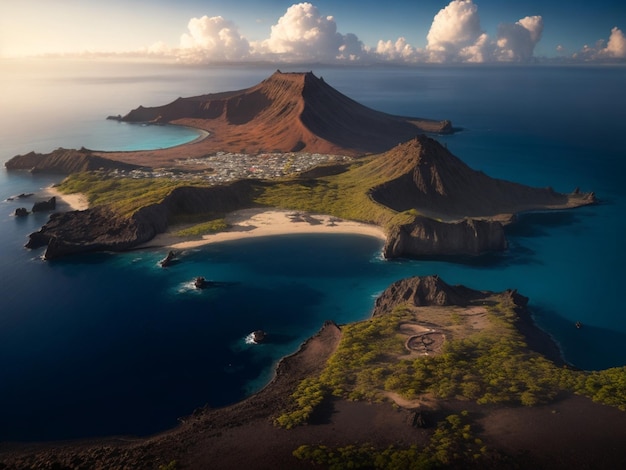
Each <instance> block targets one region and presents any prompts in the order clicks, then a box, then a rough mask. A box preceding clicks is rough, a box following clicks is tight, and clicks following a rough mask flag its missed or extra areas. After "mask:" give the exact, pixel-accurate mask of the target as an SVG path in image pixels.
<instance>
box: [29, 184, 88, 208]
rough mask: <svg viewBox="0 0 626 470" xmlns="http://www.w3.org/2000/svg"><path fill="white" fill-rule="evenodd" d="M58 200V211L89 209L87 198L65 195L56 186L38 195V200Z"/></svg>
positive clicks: (79, 194)
mask: <svg viewBox="0 0 626 470" xmlns="http://www.w3.org/2000/svg"><path fill="white" fill-rule="evenodd" d="M53 196H54V197H56V198H57V211H58V212H64V211H84V210H85V209H87V208H88V207H89V202H88V201H87V196H85V195H84V194H82V193H74V194H63V193H62V192H60V191H59V190H58V189H57V188H55V187H54V186H50V187H48V188H45V189H43V190H42V191H40V192H38V193H37V194H36V197H37V199H50V198H51V197H53Z"/></svg>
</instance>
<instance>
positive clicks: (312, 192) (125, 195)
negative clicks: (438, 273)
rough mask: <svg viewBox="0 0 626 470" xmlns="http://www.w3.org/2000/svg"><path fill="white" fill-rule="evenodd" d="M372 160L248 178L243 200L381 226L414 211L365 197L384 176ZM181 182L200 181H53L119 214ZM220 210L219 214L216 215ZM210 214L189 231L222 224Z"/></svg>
mask: <svg viewBox="0 0 626 470" xmlns="http://www.w3.org/2000/svg"><path fill="white" fill-rule="evenodd" d="M376 163H377V161H376V160H375V158H373V157H370V158H369V159H364V160H361V161H359V162H357V163H354V164H353V165H352V166H351V168H350V170H349V171H346V172H344V173H340V174H336V175H330V176H325V177H320V178H315V179H313V178H310V179H304V178H297V177H296V178H288V179H283V180H280V181H273V182H262V183H258V184H255V183H252V184H253V185H255V191H254V192H255V196H254V197H252V198H251V199H250V201H249V204H248V206H253V205H260V206H268V207H277V208H282V209H293V210H301V211H306V212H315V213H321V214H329V215H333V216H336V217H340V218H344V219H351V220H358V221H362V222H369V223H376V224H379V225H382V226H385V225H389V224H399V223H406V222H409V221H410V220H412V219H413V218H414V217H415V216H416V215H417V211H415V210H411V211H406V212H404V213H401V214H396V213H395V212H394V211H392V210H391V209H389V208H387V207H385V206H382V205H380V204H378V203H376V202H374V201H373V200H372V199H371V198H370V196H369V190H370V189H371V188H372V187H374V186H376V185H378V184H381V183H383V182H384V181H386V178H388V177H389V175H386V174H385V173H381V172H380V171H379V169H378V167H377V166H373V164H374V165H375V164H376ZM182 186H205V185H204V184H203V183H201V182H198V181H184V180H172V179H169V178H130V177H119V176H111V175H110V174H109V173H106V172H102V171H95V172H85V173H76V174H73V175H71V176H69V177H68V178H66V179H65V180H64V181H63V182H62V183H61V184H60V185H59V190H60V191H61V192H63V193H66V194H71V193H84V194H85V195H86V196H87V199H88V201H89V204H90V206H92V207H94V206H108V207H110V208H111V209H113V210H114V211H116V212H118V213H119V214H121V215H124V216H130V215H132V214H134V213H135V212H136V211H137V210H138V209H140V208H142V207H145V206H148V205H151V204H157V203H159V202H161V201H163V199H164V198H165V197H166V196H167V195H168V194H170V193H171V191H173V190H174V189H176V188H178V187H182ZM242 208H243V207H242ZM222 216H223V214H222V215H220V217H222ZM215 217H216V215H215V214H206V217H205V218H204V219H203V220H195V222H206V221H207V220H209V221H210V223H209V225H207V226H198V227H196V228H193V229H191V230H190V232H189V235H191V236H195V235H199V234H201V233H206V232H207V231H209V232H210V231H218V230H223V229H225V228H226V225H225V224H223V223H219V222H216V221H213V220H211V219H215ZM175 222H177V223H180V222H184V220H176V221H175Z"/></svg>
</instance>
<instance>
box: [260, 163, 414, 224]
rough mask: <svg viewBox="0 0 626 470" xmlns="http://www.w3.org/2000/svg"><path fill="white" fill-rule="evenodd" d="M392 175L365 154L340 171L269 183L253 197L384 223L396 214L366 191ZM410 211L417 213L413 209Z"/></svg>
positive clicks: (276, 204)
mask: <svg viewBox="0 0 626 470" xmlns="http://www.w3.org/2000/svg"><path fill="white" fill-rule="evenodd" d="M394 176H396V175H394V174H393V173H389V171H382V170H381V168H380V165H379V164H378V161H377V157H369V158H367V159H363V160H360V161H358V162H356V163H354V164H352V166H351V167H350V169H349V170H348V171H346V172H343V173H340V174H336V175H330V176H324V177H319V178H315V179H300V178H294V179H290V180H284V181H280V182H276V183H272V184H270V185H268V186H267V187H266V188H265V190H264V191H263V193H262V194H260V195H259V196H258V197H257V199H256V202H258V203H259V204H262V205H267V206H273V207H280V208H283V209H294V210H301V211H307V212H317V213H321V214H329V215H334V216H336V217H340V218H343V219H350V220H357V221H361V222H368V223H376V224H379V225H383V226H384V225H387V224H389V223H392V222H395V221H394V218H395V217H396V213H395V212H394V211H393V210H391V209H389V208H388V207H385V206H383V205H381V204H378V203H377V202H375V201H373V200H372V199H371V197H370V196H369V191H370V189H372V188H373V187H375V186H378V185H380V184H382V183H384V182H385V181H388V180H389V179H390V178H393V177H394ZM413 212H414V215H417V211H413ZM414 215H413V217H414Z"/></svg>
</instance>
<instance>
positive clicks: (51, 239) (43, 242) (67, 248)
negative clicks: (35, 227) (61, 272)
mask: <svg viewBox="0 0 626 470" xmlns="http://www.w3.org/2000/svg"><path fill="white" fill-rule="evenodd" d="M156 233H157V228H156V227H155V225H154V224H153V223H152V221H151V220H149V219H148V218H146V217H143V216H141V215H137V214H135V216H133V217H130V218H126V217H121V216H119V215H117V214H115V213H113V212H112V211H110V210H108V209H105V208H98V207H96V208H93V209H87V210H84V211H71V212H63V213H55V214H52V215H51V216H50V219H49V220H48V222H47V223H46V224H45V225H44V226H43V227H42V228H41V229H40V230H39V231H38V232H35V233H32V234H31V235H30V237H29V241H28V243H27V244H26V247H27V248H39V247H42V246H47V249H46V252H45V254H44V258H45V259H55V258H60V257H63V256H67V255H69V254H75V253H85V252H90V251H104V250H110V251H123V250H127V249H129V248H132V247H134V246H136V245H138V244H140V243H143V242H146V241H148V240H150V239H151V238H153V237H154V236H155V235H156Z"/></svg>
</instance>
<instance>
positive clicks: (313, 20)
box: [254, 3, 367, 62]
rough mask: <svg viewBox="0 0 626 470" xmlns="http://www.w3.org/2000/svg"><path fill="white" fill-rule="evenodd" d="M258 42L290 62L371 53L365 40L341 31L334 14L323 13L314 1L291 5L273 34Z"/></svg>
mask: <svg viewBox="0 0 626 470" xmlns="http://www.w3.org/2000/svg"><path fill="white" fill-rule="evenodd" d="M254 46H255V52H256V53H257V54H260V55H263V56H269V57H274V58H275V59H279V60H284V61H288V62H301V61H334V60H358V59H360V58H361V57H363V56H365V55H367V50H366V49H365V48H364V47H363V43H362V42H361V41H360V40H359V39H358V38H357V37H356V36H355V35H354V34H348V35H345V36H344V35H342V34H340V33H339V32H337V24H336V23H335V19H334V18H333V17H332V16H323V15H321V14H320V12H319V10H318V9H317V7H315V6H314V5H312V4H311V3H298V4H295V5H292V6H290V7H289V8H288V9H287V11H286V12H285V14H284V15H283V16H282V17H280V18H279V20H278V23H276V24H275V25H273V26H272V27H271V34H270V37H269V38H268V39H266V40H264V41H261V42H259V43H257V44H255V45H254Z"/></svg>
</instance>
